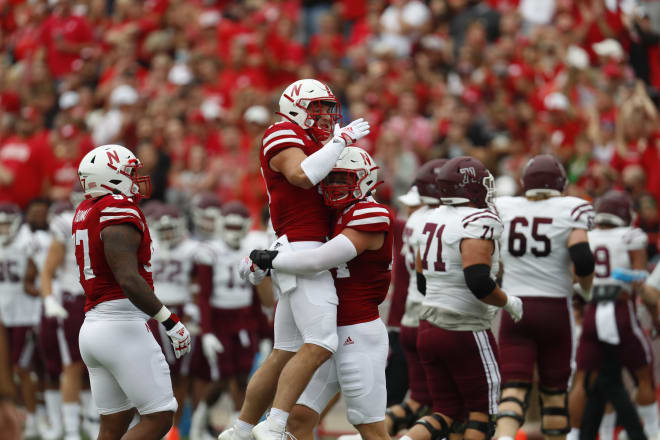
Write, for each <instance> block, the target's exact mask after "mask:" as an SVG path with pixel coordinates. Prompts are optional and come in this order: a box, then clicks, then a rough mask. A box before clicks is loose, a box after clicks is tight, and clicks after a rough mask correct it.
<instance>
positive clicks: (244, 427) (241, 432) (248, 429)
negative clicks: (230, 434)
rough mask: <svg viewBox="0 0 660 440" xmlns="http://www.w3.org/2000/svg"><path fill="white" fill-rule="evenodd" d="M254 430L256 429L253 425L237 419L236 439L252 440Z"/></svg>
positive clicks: (235, 426)
mask: <svg viewBox="0 0 660 440" xmlns="http://www.w3.org/2000/svg"><path fill="white" fill-rule="evenodd" d="M252 428H254V425H253V424H251V423H247V422H244V421H243V420H241V419H236V423H234V430H235V435H236V436H235V437H234V438H238V439H240V440H244V439H250V438H252Z"/></svg>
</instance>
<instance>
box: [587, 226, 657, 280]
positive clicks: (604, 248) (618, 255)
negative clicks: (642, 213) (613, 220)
mask: <svg viewBox="0 0 660 440" xmlns="http://www.w3.org/2000/svg"><path fill="white" fill-rule="evenodd" d="M647 244H648V238H647V236H646V233H645V232H644V231H642V230H641V229H639V228H632V227H630V226H622V227H618V228H612V229H594V230H593V231H590V232H589V247H591V252H592V253H593V254H594V261H595V262H596V267H595V268H594V286H598V285H605V284H617V285H620V286H622V287H626V288H627V286H628V285H627V284H626V283H624V282H622V281H617V280H615V279H614V278H612V271H613V270H614V269H632V266H631V264H630V255H629V254H628V252H629V251H636V250H646V245H647Z"/></svg>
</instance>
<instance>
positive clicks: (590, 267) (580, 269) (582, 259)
mask: <svg viewBox="0 0 660 440" xmlns="http://www.w3.org/2000/svg"><path fill="white" fill-rule="evenodd" d="M568 255H569V256H570V257H571V261H572V262H573V265H574V266H575V275H577V276H579V277H585V276H587V275H591V274H592V273H593V272H594V268H595V267H596V262H595V261H594V255H593V254H592V253H591V248H590V247H589V243H587V242H586V241H583V242H581V243H577V244H574V245H573V246H571V247H569V248H568Z"/></svg>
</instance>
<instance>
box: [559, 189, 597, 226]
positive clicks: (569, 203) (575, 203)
mask: <svg viewBox="0 0 660 440" xmlns="http://www.w3.org/2000/svg"><path fill="white" fill-rule="evenodd" d="M563 199H564V202H565V203H566V205H565V206H564V207H563V208H562V210H563V211H565V213H566V214H565V216H567V221H568V225H569V226H571V227H573V228H575V229H586V230H590V229H591V228H592V226H593V220H594V208H593V206H592V205H591V203H589V202H588V201H586V200H584V199H580V198H578V197H570V196H566V197H563Z"/></svg>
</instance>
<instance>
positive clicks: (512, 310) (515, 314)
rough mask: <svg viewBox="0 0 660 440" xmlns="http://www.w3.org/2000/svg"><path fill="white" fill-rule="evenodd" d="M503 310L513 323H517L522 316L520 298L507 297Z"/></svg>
mask: <svg viewBox="0 0 660 440" xmlns="http://www.w3.org/2000/svg"><path fill="white" fill-rule="evenodd" d="M504 310H506V311H507V312H508V313H509V315H511V319H513V322H518V321H520V319H521V318H522V316H523V303H522V300H521V299H520V298H518V297H517V296H512V295H508V296H507V300H506V304H505V305H504Z"/></svg>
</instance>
